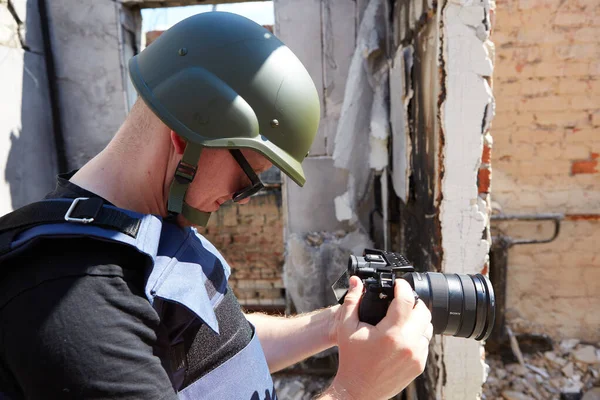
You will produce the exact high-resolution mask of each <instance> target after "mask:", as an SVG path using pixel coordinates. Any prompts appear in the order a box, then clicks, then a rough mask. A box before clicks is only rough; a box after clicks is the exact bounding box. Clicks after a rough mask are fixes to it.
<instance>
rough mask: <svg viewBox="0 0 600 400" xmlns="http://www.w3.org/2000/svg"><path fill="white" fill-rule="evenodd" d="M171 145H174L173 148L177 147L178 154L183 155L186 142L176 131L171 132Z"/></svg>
mask: <svg viewBox="0 0 600 400" xmlns="http://www.w3.org/2000/svg"><path fill="white" fill-rule="evenodd" d="M171 143H173V147H175V152H177V154H183V151H184V150H185V145H186V142H185V140H183V138H182V137H181V136H179V135H178V134H176V133H175V131H171Z"/></svg>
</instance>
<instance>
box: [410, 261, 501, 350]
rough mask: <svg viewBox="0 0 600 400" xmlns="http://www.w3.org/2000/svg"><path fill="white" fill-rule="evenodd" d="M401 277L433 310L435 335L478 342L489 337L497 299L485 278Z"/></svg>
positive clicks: (456, 276)
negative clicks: (472, 339)
mask: <svg viewBox="0 0 600 400" xmlns="http://www.w3.org/2000/svg"><path fill="white" fill-rule="evenodd" d="M402 278H403V279H405V280H406V281H408V283H410V285H411V286H412V287H413V289H414V291H415V292H417V294H418V295H419V298H420V299H421V300H423V302H424V303H425V304H426V305H427V307H428V308H429V310H430V311H431V317H432V320H431V323H432V325H433V332H434V333H436V334H442V335H449V336H456V337H464V338H474V339H475V340H485V339H487V338H488V337H489V335H490V333H491V331H492V328H493V327H494V318H495V308H496V300H495V297H494V290H493V289H492V285H491V283H490V281H489V279H488V278H487V277H486V276H484V275H481V274H476V275H469V274H467V275H465V274H442V273H439V272H426V273H418V272H410V273H407V274H404V275H403V276H402Z"/></svg>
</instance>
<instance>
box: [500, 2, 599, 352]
mask: <svg viewBox="0 0 600 400" xmlns="http://www.w3.org/2000/svg"><path fill="white" fill-rule="evenodd" d="M495 19H496V22H495V24H494V32H493V34H492V38H493V40H494V42H495V43H496V45H497V54H496V60H497V68H496V71H495V78H494V81H495V86H496V90H495V92H496V98H497V102H498V106H497V115H496V118H495V119H494V123H493V132H494V152H493V162H494V181H493V197H494V202H496V203H497V204H498V206H499V207H500V208H501V209H502V211H503V212H504V213H505V214H523V213H527V214H538V213H562V214H564V215H565V218H564V219H563V221H562V222H561V228H560V234H559V236H558V238H557V239H556V240H554V241H553V242H552V243H548V244H540V245H526V246H514V247H513V248H512V249H511V250H510V251H509V253H508V271H507V272H508V276H507V278H508V281H507V290H508V292H507V319H508V322H509V323H510V324H511V325H512V326H513V329H514V330H515V331H517V332H523V333H538V334H539V333H546V334H549V335H551V336H552V337H553V338H556V339H560V338H579V339H580V340H585V341H589V342H597V341H598V340H600V329H599V326H600V313H599V312H597V310H598V309H600V248H599V247H598V245H597V243H598V241H599V240H600V216H599V210H600V168H598V154H600V135H599V134H598V129H600V97H599V93H600V62H599V61H598V60H599V57H598V56H599V55H600V42H599V37H600V25H599V22H598V21H600V3H598V1H594V0H572V1H559V0H536V1H515V0H509V1H503V2H498V7H497V10H496V15H495ZM494 227H495V228H499V229H501V230H502V231H503V232H504V233H505V234H506V235H508V236H511V237H514V238H524V239H535V238H547V237H551V236H552V231H553V227H552V223H551V222H546V223H537V222H520V223H511V224H506V223H503V224H498V223H494ZM591 310H593V311H591Z"/></svg>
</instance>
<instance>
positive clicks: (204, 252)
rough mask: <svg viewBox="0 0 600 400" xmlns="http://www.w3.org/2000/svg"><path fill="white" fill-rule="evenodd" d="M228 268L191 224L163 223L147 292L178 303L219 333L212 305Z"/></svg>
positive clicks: (222, 289)
mask: <svg viewBox="0 0 600 400" xmlns="http://www.w3.org/2000/svg"><path fill="white" fill-rule="evenodd" d="M230 271H231V268H230V267H229V265H228V264H227V262H226V261H225V259H224V258H223V257H222V256H221V254H220V253H219V252H218V251H217V249H216V248H215V247H214V246H213V245H212V244H211V243H210V242H209V241H208V240H206V239H205V238H204V237H203V236H202V235H200V234H199V233H198V232H197V231H196V230H195V229H193V228H180V227H178V226H177V225H175V224H171V223H165V224H163V229H162V232H161V235H160V245H159V248H158V254H157V256H156V258H155V262H154V268H153V269H152V272H151V273H150V276H149V277H148V281H147V283H146V296H147V297H148V300H150V302H151V303H152V302H153V300H154V297H158V298H161V299H164V300H168V301H174V302H176V303H179V304H181V305H183V306H185V307H187V308H188V309H190V310H191V311H193V312H194V314H196V315H197V316H198V317H199V318H201V319H202V320H203V321H204V323H206V324H207V325H208V326H209V327H210V328H211V329H212V330H213V331H215V332H216V333H219V325H218V322H217V317H216V315H215V312H214V308H215V307H216V306H217V305H218V304H219V303H220V302H221V300H223V297H224V295H225V290H226V289H227V279H229V274H230Z"/></svg>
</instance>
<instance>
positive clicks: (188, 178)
mask: <svg viewBox="0 0 600 400" xmlns="http://www.w3.org/2000/svg"><path fill="white" fill-rule="evenodd" d="M197 170H198V166H197V165H192V164H188V163H187V162H185V161H183V160H181V161H179V164H177V169H176V170H175V179H176V180H177V181H178V182H179V183H181V184H188V185H189V184H190V183H192V181H193V180H194V177H195V176H196V171H197Z"/></svg>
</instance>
